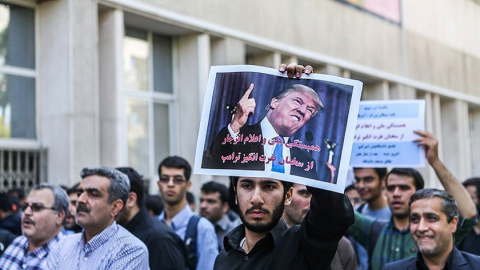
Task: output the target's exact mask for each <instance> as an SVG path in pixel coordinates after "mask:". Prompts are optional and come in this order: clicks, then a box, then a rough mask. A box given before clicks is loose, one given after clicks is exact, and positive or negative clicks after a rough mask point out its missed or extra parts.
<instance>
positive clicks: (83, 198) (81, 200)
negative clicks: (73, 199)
mask: <svg viewBox="0 0 480 270" xmlns="http://www.w3.org/2000/svg"><path fill="white" fill-rule="evenodd" d="M85 193H86V192H82V193H80V195H78V199H77V203H76V205H75V207H76V206H77V205H78V204H79V203H85V201H86V196H87V195H85Z"/></svg>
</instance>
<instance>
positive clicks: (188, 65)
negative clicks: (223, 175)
mask: <svg viewBox="0 0 480 270" xmlns="http://www.w3.org/2000/svg"><path fill="white" fill-rule="evenodd" d="M177 44H178V46H177V47H178V53H177V59H178V60H177V65H176V66H177V69H176V71H177V72H176V73H177V76H176V78H178V80H177V81H176V87H175V88H176V90H177V91H176V93H177V111H178V121H177V126H178V130H177V132H176V135H177V136H176V137H177V140H178V141H177V146H178V148H177V149H178V154H179V155H180V156H182V157H184V158H185V159H187V160H188V162H189V163H190V164H191V165H192V167H193V166H194V160H195V150H196V145H197V137H198V129H199V127H200V119H201V116H202V107H203V100H204V96H205V89H206V85H207V80H208V72H209V70H210V37H209V36H208V35H206V34H201V35H189V36H182V37H180V38H179V39H178V43H177ZM207 179H211V177H208V176H200V175H193V176H192V183H193V186H192V188H191V189H190V190H192V191H194V194H195V196H196V197H197V198H198V195H199V190H200V185H201V184H202V183H203V182H205V181H207Z"/></svg>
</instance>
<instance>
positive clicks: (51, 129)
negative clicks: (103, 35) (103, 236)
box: [37, 0, 100, 185]
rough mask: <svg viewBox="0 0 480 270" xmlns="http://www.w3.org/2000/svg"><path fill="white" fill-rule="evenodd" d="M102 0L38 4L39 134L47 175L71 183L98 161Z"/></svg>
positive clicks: (53, 180) (55, 182)
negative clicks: (82, 171) (98, 0)
mask: <svg viewBox="0 0 480 270" xmlns="http://www.w3.org/2000/svg"><path fill="white" fill-rule="evenodd" d="M97 5H98V3H97V2H96V1H75V0H65V1H42V2H39V4H38V6H37V15H38V16H37V23H38V28H37V29H38V33H39V35H38V37H37V40H38V45H37V48H38V51H37V59H38V62H37V72H38V80H37V94H38V99H39V100H38V104H39V110H38V111H39V112H41V115H40V127H39V140H40V141H41V144H42V146H43V147H47V148H48V153H49V154H48V181H49V182H51V183H54V184H60V183H62V184H67V185H71V184H73V183H75V182H78V181H79V176H78V173H79V171H80V169H81V168H83V167H86V166H97V165H99V161H100V158H99V157H100V155H99V151H98V149H99V121H98V52H97V46H98V32H97V29H98V20H97V19H98V16H97V14H98V10H97Z"/></svg>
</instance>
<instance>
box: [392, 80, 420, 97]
mask: <svg viewBox="0 0 480 270" xmlns="http://www.w3.org/2000/svg"><path fill="white" fill-rule="evenodd" d="M389 95H390V99H416V91H415V88H412V87H409V86H406V85H400V84H394V83H391V84H389Z"/></svg>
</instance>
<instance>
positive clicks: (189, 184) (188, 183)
mask: <svg viewBox="0 0 480 270" xmlns="http://www.w3.org/2000/svg"><path fill="white" fill-rule="evenodd" d="M191 186H192V181H190V180H188V181H187V190H188V191H190V187H191Z"/></svg>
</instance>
